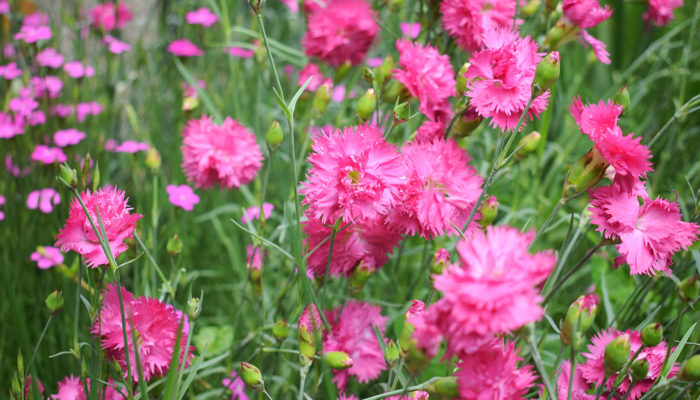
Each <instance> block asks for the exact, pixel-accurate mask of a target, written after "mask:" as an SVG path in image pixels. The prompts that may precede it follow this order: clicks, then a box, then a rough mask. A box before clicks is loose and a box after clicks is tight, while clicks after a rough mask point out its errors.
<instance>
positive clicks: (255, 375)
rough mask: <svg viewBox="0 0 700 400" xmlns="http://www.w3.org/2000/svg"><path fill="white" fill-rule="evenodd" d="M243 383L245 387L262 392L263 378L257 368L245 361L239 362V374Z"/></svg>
mask: <svg viewBox="0 0 700 400" xmlns="http://www.w3.org/2000/svg"><path fill="white" fill-rule="evenodd" d="M239 375H240V376H241V379H243V383H245V384H246V385H247V386H249V387H251V388H253V389H255V390H262V388H263V378H262V374H261V373H260V370H259V369H258V367H256V366H255V365H253V364H248V363H247V362H245V361H241V373H240V374H239Z"/></svg>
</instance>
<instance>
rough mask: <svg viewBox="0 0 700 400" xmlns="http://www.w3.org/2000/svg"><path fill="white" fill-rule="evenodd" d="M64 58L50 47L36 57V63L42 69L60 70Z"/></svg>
mask: <svg viewBox="0 0 700 400" xmlns="http://www.w3.org/2000/svg"><path fill="white" fill-rule="evenodd" d="M63 61H64V57H63V56H62V55H61V53H59V52H58V51H56V49H54V48H52V47H47V48H45V49H44V50H42V51H40V52H39V53H38V54H37V55H36V62H37V64H39V65H40V66H42V67H49V68H54V69H55V68H61V66H62V65H63Z"/></svg>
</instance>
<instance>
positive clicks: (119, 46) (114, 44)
mask: <svg viewBox="0 0 700 400" xmlns="http://www.w3.org/2000/svg"><path fill="white" fill-rule="evenodd" d="M102 43H104V44H106V45H107V50H109V52H110V53H112V54H121V53H124V52H126V51H129V50H131V45H130V44H128V43H124V42H122V41H121V40H119V39H117V38H114V37H112V36H111V35H107V36H105V37H104V39H102Z"/></svg>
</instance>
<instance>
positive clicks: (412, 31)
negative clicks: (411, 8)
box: [399, 22, 420, 39]
mask: <svg viewBox="0 0 700 400" xmlns="http://www.w3.org/2000/svg"><path fill="white" fill-rule="evenodd" d="M399 28H400V29H401V33H402V34H403V35H404V36H406V37H407V38H409V39H415V38H417V37H418V35H420V22H401V23H399Z"/></svg>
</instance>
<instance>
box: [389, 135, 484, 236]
mask: <svg viewBox="0 0 700 400" xmlns="http://www.w3.org/2000/svg"><path fill="white" fill-rule="evenodd" d="M401 160H402V161H403V163H404V169H405V171H406V177H407V183H406V185H404V186H403V187H402V190H401V191H400V192H399V202H398V203H397V205H396V207H394V208H393V209H392V210H391V211H390V212H389V215H388V217H387V222H388V224H389V226H390V227H392V228H393V229H395V230H397V231H399V232H401V233H404V234H408V235H415V234H420V235H421V236H423V237H424V238H426V239H431V238H433V237H435V236H439V235H443V234H450V235H452V234H456V233H457V232H456V231H455V229H454V227H453V224H454V225H456V226H457V227H458V228H459V229H462V227H463V226H464V224H465V223H466V222H467V218H468V217H469V214H470V213H471V210H472V208H473V207H474V206H475V204H476V201H477V199H478V198H479V194H480V193H481V185H482V183H483V181H484V180H483V178H481V176H480V175H479V174H478V173H477V171H476V169H474V167H472V166H470V165H469V162H470V161H471V157H470V156H469V154H467V153H466V152H465V151H464V149H462V148H461V147H459V145H458V144H457V142H455V141H454V140H445V139H443V138H437V139H434V140H433V141H432V142H422V143H418V142H408V143H406V144H405V145H404V146H403V148H402V149H401Z"/></svg>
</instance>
